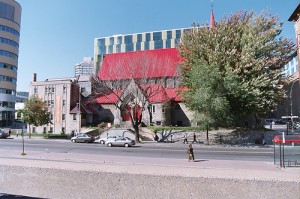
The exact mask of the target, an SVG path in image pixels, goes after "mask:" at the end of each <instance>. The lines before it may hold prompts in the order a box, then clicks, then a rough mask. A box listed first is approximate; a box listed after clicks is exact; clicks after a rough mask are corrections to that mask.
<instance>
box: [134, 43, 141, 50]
mask: <svg viewBox="0 0 300 199" xmlns="http://www.w3.org/2000/svg"><path fill="white" fill-rule="evenodd" d="M135 49H136V50H137V51H138V50H141V49H142V45H141V43H140V42H138V43H136V46H135Z"/></svg>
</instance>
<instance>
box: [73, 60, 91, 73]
mask: <svg viewBox="0 0 300 199" xmlns="http://www.w3.org/2000/svg"><path fill="white" fill-rule="evenodd" d="M93 71H94V60H93V58H92V57H84V58H83V61H82V62H81V63H80V64H76V65H75V76H78V75H92V74H93Z"/></svg>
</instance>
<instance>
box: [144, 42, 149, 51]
mask: <svg viewBox="0 0 300 199" xmlns="http://www.w3.org/2000/svg"><path fill="white" fill-rule="evenodd" d="M144 45H145V50H149V41H145V43H144Z"/></svg>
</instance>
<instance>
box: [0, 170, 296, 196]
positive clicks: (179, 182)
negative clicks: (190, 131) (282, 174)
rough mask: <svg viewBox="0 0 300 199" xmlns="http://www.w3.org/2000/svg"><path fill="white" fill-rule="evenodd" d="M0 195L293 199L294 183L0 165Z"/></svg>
mask: <svg viewBox="0 0 300 199" xmlns="http://www.w3.org/2000/svg"><path fill="white" fill-rule="evenodd" d="M0 193H6V194H14V195H23V196H32V197H41V198H56V199H59V198H74V199H76V198H115V199H118V198H130V199H133V198H139V199H143V198H147V199H151V198H155V199H160V198H162V199H165V198H172V199H177V198H190V199H193V198H197V199H199V198H206V199H210V198H224V199H226V198H247V199H251V198H253V199H254V198H255V199H257V198H272V199H277V198H278V199H279V198H280V199H281V198H285V199H295V198H298V197H299V183H297V182H292V181H291V182H290V181H274V180H270V181H263V180H255V179H254V180H249V179H247V180H246V179H244V180H243V179H226V178H206V177H187V176H185V177H183V176H180V174H174V175H172V176H171V175H150V174H149V175H146V174H143V175H142V174H129V173H113V172H101V171H78V170H65V169H50V168H36V167H20V166H6V165H0Z"/></svg>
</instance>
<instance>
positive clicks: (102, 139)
mask: <svg viewBox="0 0 300 199" xmlns="http://www.w3.org/2000/svg"><path fill="white" fill-rule="evenodd" d="M120 137H122V136H119V135H109V136H107V137H103V138H101V137H100V136H98V137H96V139H95V142H98V143H100V144H105V143H106V142H107V141H108V140H114V139H116V138H120Z"/></svg>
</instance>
